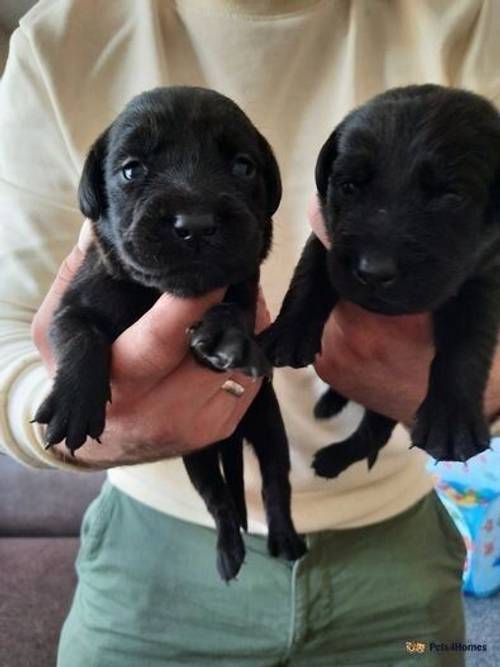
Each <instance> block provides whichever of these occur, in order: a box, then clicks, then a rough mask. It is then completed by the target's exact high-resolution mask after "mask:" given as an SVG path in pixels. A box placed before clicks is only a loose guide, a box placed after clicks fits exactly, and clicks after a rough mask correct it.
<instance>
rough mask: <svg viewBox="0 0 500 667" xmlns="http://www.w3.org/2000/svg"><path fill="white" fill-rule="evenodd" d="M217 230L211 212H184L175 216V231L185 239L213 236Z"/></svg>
mask: <svg viewBox="0 0 500 667" xmlns="http://www.w3.org/2000/svg"><path fill="white" fill-rule="evenodd" d="M216 230H217V227H216V225H215V220H214V216H213V215H212V214H211V213H183V214H180V215H176V216H175V222H174V231H175V233H176V234H177V236H178V237H179V238H181V239H183V240H184V241H191V240H192V239H199V238H201V237H202V236H212V235H213V234H215V232H216Z"/></svg>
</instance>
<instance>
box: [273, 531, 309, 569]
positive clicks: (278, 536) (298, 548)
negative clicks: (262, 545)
mask: <svg viewBox="0 0 500 667" xmlns="http://www.w3.org/2000/svg"><path fill="white" fill-rule="evenodd" d="M267 548H268V550H269V553H270V554H271V556H274V557H275V558H283V559H284V560H289V561H293V560H298V559H299V558H302V556H304V554H305V553H306V552H307V547H306V544H305V542H304V540H303V539H302V538H301V537H300V536H299V535H297V533H296V532H295V531H294V530H289V531H271V530H270V531H269V536H268V538H267Z"/></svg>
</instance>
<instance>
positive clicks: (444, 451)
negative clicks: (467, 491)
mask: <svg viewBox="0 0 500 667" xmlns="http://www.w3.org/2000/svg"><path fill="white" fill-rule="evenodd" d="M499 314H500V287H499V285H498V278H497V276H494V275H491V274H490V275H489V276H487V275H486V276H481V277H478V278H476V279H474V280H471V281H469V282H468V283H466V284H465V285H464V286H463V288H462V290H461V292H460V293H459V295H458V296H457V297H455V298H454V299H453V300H451V301H449V302H448V303H447V304H445V305H444V306H443V307H442V308H441V309H439V310H438V311H437V312H436V313H434V338H435V345H436V355H435V357H434V360H433V362H432V366H431V372H430V379H429V388H428V392H427V396H426V398H425V399H424V401H423V403H422V404H421V406H420V407H419V409H418V412H417V415H416V420H415V425H414V427H413V430H412V438H413V443H414V444H415V445H416V446H417V447H420V448H421V449H424V450H425V451H426V452H428V453H429V454H431V455H432V456H433V457H434V458H436V459H438V460H449V461H456V460H460V461H466V460H467V459H469V458H470V457H472V456H474V455H475V454H477V453H479V452H481V451H483V450H484V449H486V448H487V447H489V443H490V434H489V427H488V423H487V421H486V419H485V416H484V412H483V396H484V390H485V387H486V382H487V380H488V374H489V370H490V367H491V362H492V358H493V354H494V350H495V347H496V343H497V332H498V324H499V319H500V318H499Z"/></svg>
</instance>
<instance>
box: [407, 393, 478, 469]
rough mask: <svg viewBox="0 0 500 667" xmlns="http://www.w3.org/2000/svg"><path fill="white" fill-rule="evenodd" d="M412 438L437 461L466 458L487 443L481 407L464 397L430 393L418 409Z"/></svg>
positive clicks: (416, 444)
mask: <svg viewBox="0 0 500 667" xmlns="http://www.w3.org/2000/svg"><path fill="white" fill-rule="evenodd" d="M411 436H412V442H413V445H414V446H415V447H419V448H420V449H423V450H424V451H426V452H427V453H428V454H430V455H431V456H432V457H433V458H435V459H437V460H438V461H467V460H468V459H470V458H471V457H473V456H476V454H479V453H480V452H482V451H484V450H485V449H488V447H489V445H490V432H489V427H488V424H487V422H486V419H485V418H484V415H483V413H482V411H481V409H480V408H474V407H472V406H470V405H468V404H467V403H466V402H464V401H460V400H458V399H453V397H450V396H447V397H445V398H441V397H437V396H433V395H429V396H427V398H426V399H425V400H424V401H423V403H422V405H421V406H420V408H419V409H418V411H417V415H416V418H415V424H414V426H413V429H412V433H411Z"/></svg>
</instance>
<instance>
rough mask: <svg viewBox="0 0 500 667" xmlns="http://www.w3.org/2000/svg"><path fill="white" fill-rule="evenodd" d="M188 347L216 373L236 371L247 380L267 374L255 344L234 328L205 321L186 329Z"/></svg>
mask: <svg viewBox="0 0 500 667" xmlns="http://www.w3.org/2000/svg"><path fill="white" fill-rule="evenodd" d="M187 334H188V339H189V346H190V348H191V351H192V352H193V354H194V356H195V358H196V359H197V360H198V361H199V362H200V363H201V364H202V365H204V366H208V367H209V368H212V369H213V370H216V371H227V370H230V369H235V370H239V371H241V372H242V373H245V375H249V376H250V377H253V378H256V377H262V376H263V375H270V373H271V372H272V366H271V365H270V363H269V361H268V360H267V357H266V356H265V354H264V352H263V351H262V350H261V348H260V347H259V345H258V344H257V342H256V341H255V340H254V339H253V338H252V337H251V336H249V335H248V334H247V333H246V332H245V331H243V330H242V329H241V328H239V327H238V326H234V325H233V326H226V324H225V323H224V322H217V321H214V319H211V318H207V319H205V320H202V321H201V322H197V323H196V324H193V325H192V326H191V327H189V329H188V331H187Z"/></svg>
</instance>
